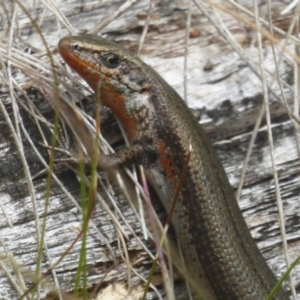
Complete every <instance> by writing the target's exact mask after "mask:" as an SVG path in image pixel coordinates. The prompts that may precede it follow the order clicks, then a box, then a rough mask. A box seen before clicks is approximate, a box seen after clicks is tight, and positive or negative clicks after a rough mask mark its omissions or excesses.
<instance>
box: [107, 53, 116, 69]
mask: <svg viewBox="0 0 300 300" xmlns="http://www.w3.org/2000/svg"><path fill="white" fill-rule="evenodd" d="M103 63H104V64H105V65H106V66H107V67H109V68H116V67H117V66H118V65H119V64H120V58H119V57H118V56H117V55H116V54H114V53H108V54H106V55H104V56H103Z"/></svg>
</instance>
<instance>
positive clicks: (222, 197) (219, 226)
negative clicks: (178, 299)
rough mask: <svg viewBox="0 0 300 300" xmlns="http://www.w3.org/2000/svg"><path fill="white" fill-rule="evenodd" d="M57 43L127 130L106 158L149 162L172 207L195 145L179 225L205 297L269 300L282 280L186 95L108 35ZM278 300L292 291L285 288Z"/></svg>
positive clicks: (179, 207)
mask: <svg viewBox="0 0 300 300" xmlns="http://www.w3.org/2000/svg"><path fill="white" fill-rule="evenodd" d="M58 49H59V52H60V54H61V56H62V58H63V59H64V60H65V62H66V63H67V64H68V65H69V66H70V67H71V68H72V69H73V70H75V71H76V72H77V73H78V74H79V75H80V76H81V77H82V78H83V79H84V80H85V81H86V82H87V83H88V84H89V85H90V86H91V88H92V89H93V90H94V91H95V93H97V94H98V95H99V96H100V99H101V101H102V103H103V105H105V106H107V107H109V108H110V109H111V110H112V111H113V112H114V114H115V115H116V116H117V117H118V119H119V120H120V121H121V123H122V125H123V127H124V128H125V131H126V134H127V136H128V139H129V141H130V144H131V146H130V147H128V148H126V149H125V150H123V151H122V150H121V152H120V153H117V154H116V155H114V156H111V157H108V160H107V161H108V162H110V164H111V165H114V164H116V165H126V164H129V163H135V164H142V165H143V166H144V168H145V170H146V176H147V179H148V180H149V182H150V184H151V185H152V186H153V188H154V189H155V191H156V192H157V194H158V195H159V198H160V199H161V201H162V203H163V205H164V206H165V208H166V210H167V211H169V210H170V206H171V203H172V201H173V199H174V194H175V191H176V188H177V187H178V180H179V176H180V174H181V172H182V170H183V167H184V163H185V161H186V157H187V154H188V153H189V149H190V147H192V154H191V157H190V160H189V162H188V169H187V173H186V178H185V180H184V183H183V186H182V187H181V192H180V196H179V197H180V198H179V201H178V203H177V205H176V208H175V213H174V215H173V218H172V224H173V226H174V228H175V231H176V235H177V237H178V239H179V241H180V244H181V247H182V249H183V253H184V258H185V261H186V264H187V265H188V266H189V267H190V269H191V272H192V274H193V277H194V279H195V280H197V281H199V284H200V285H201V286H202V287H203V289H204V292H203V295H204V298H205V299H226V300H234V299H239V300H242V299H243V300H264V299H266V297H267V295H268V294H269V293H270V291H271V290H272V289H273V287H274V286H275V284H276V282H277V280H276V278H275V276H274V274H273V273H272V271H271V270H270V268H269V267H268V265H267V263H266V261H265V259H264V258H263V256H262V255H261V253H260V252H259V250H258V248H257V246H256V244H255V242H254V240H253V239H252V237H251V234H250V232H249V230H248V227H247V225H246V223H245V221H244V218H243V216H242V214H241V211H240V209H239V207H238V204H237V202H236V199H235V196H234V193H233V190H232V188H231V186H230V184H229V181H228V178H227V176H226V174H225V171H224V169H223V166H222V164H221V162H220V160H219V158H218V156H217V154H216V152H215V150H214V149H213V147H212V145H211V143H210V141H209V140H208V138H207V136H206V135H205V133H204V131H203V129H202V128H201V126H200V125H199V124H198V122H197V120H196V119H195V118H194V116H193V115H192V114H191V112H190V110H189V109H188V107H187V105H186V104H185V103H184V101H183V100H182V99H181V98H180V96H179V95H178V94H177V93H176V92H175V91H174V90H173V89H172V88H171V87H170V86H169V85H168V84H167V83H166V82H165V80H164V79H162V77H160V76H159V75H158V74H157V73H156V72H155V71H154V70H153V69H152V68H151V67H150V66H148V65H146V64H145V63H143V62H142V61H141V60H140V59H139V58H137V57H135V56H134V55H133V54H132V53H130V52H129V51H127V50H126V49H124V48H122V47H121V46H119V45H117V44H115V43H113V42H111V41H108V40H106V39H103V38H100V37H98V36H92V35H81V36H70V37H65V38H63V39H61V40H60V41H59V44H58ZM195 299H200V297H199V298H197V296H196V297H195ZM276 299H289V297H288V295H287V293H286V292H285V291H284V290H283V289H281V290H280V291H279V292H278V294H277V295H276Z"/></svg>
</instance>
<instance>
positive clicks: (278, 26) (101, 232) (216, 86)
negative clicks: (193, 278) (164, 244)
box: [0, 0, 300, 300]
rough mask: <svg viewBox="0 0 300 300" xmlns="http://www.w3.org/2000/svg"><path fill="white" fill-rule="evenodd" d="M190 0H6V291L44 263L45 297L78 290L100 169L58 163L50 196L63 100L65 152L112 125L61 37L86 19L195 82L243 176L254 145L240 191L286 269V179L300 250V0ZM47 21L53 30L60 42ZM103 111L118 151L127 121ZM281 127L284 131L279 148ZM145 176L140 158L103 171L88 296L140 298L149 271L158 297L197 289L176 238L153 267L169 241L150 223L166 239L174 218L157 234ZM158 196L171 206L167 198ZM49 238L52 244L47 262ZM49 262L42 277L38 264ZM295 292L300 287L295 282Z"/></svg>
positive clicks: (73, 152) (271, 258) (213, 132)
mask: <svg viewBox="0 0 300 300" xmlns="http://www.w3.org/2000/svg"><path fill="white" fill-rule="evenodd" d="M188 2H189V5H190V6H189V7H188V5H185V6H184V7H182V6H176V5H177V4H176V3H177V2H176V1H171V2H168V1H161V2H159V1H151V3H150V7H149V1H146V0H140V1H135V0H133V1H132V0H129V1H125V2H124V4H122V5H121V6H120V1H94V2H93V1H92V2H91V1H88V0H83V1H80V3H79V2H78V1H76V0H70V1H62V0H58V1H51V0H38V1H35V2H34V3H33V2H32V1H28V0H24V1H22V2H21V4H23V6H25V8H26V10H27V11H28V12H29V14H30V15H31V17H32V19H30V18H28V16H26V14H24V12H23V11H22V10H21V9H20V8H19V6H17V2H15V1H5V0H0V15H1V17H2V18H3V20H2V21H3V22H2V23H1V28H0V40H1V43H0V228H1V229H0V236H1V244H0V252H1V253H2V255H1V257H0V269H1V270H2V271H1V272H0V273H1V274H0V281H1V282H2V283H3V284H2V286H1V297H2V293H3V295H4V296H3V297H4V299H17V298H18V297H20V296H21V295H22V294H23V293H24V292H25V290H26V289H28V288H30V287H33V283H34V282H36V283H35V284H37V282H38V281H39V280H41V278H43V276H42V275H41V274H44V275H45V274H47V277H46V279H45V280H44V282H43V283H41V284H40V285H39V292H38V293H37V294H36V298H37V299H47V298H46V297H47V291H49V290H51V291H52V292H53V294H55V297H57V298H60V299H68V298H69V299H72V297H73V296H70V295H68V294H67V293H66V292H67V291H71V292H72V290H73V289H74V278H75V276H76V273H77V271H78V264H77V263H78V260H79V257H80V255H79V253H80V245H79V243H78V244H76V243H74V240H77V239H79V237H80V234H81V226H82V224H83V217H82V214H83V212H82V211H83V209H82V207H81V201H82V199H81V196H80V188H79V183H80V182H81V183H83V184H84V185H85V187H86V188H87V189H88V188H89V187H90V186H92V185H91V181H90V180H89V177H88V176H87V177H84V176H83V177H81V179H79V178H80V172H78V168H77V167H75V166H74V165H69V166H66V165H55V167H54V169H53V172H52V174H51V176H52V177H51V189H50V193H49V203H48V207H47V210H45V206H44V203H45V191H46V188H47V185H46V174H47V172H48V170H49V162H48V161H49V155H50V153H51V151H53V150H51V151H50V149H52V148H51V146H49V145H51V136H52V135H53V133H54V132H55V125H54V122H53V116H54V113H53V110H55V108H57V107H59V114H60V122H59V126H58V127H59V130H58V133H57V134H55V137H56V139H57V144H56V147H55V158H56V159H65V158H66V156H67V157H71V156H75V157H76V158H78V157H79V155H81V154H82V153H84V152H85V153H86V154H87V155H90V156H91V157H93V155H94V151H95V150H94V144H93V143H94V141H95V138H94V137H95V136H98V132H99V128H100V124H99V119H98V120H97V121H95V116H98V114H96V113H95V112H96V111H98V110H99V107H98V106H97V107H95V106H93V103H95V102H97V101H96V100H95V97H94V96H93V95H92V93H91V91H90V89H89V88H88V87H87V86H86V84H85V83H84V82H83V81H82V80H81V79H80V78H79V77H78V76H77V75H75V74H74V73H72V72H70V71H69V70H68V69H66V68H65V65H64V64H63V63H62V61H61V59H60V58H59V56H58V53H57V49H56V45H57V42H58V40H59V39H60V38H61V37H63V36H67V35H69V34H72V35H73V34H76V32H77V33H78V32H89V33H98V32H99V31H100V30H101V34H105V35H106V36H107V38H109V39H113V40H115V41H117V42H120V43H121V44H123V45H124V46H125V47H127V48H129V49H131V50H133V52H137V50H138V51H139V52H141V54H142V57H143V59H145V61H146V62H147V63H149V64H150V65H151V66H152V67H154V68H155V69H156V70H158V72H159V73H160V74H161V75H162V76H163V77H164V78H166V79H167V81H168V82H169V83H170V84H171V85H172V86H173V87H175V89H176V90H177V91H178V92H179V93H180V94H181V95H185V97H186V98H187V96H188V100H189V101H188V103H189V105H190V106H191V107H192V108H193V110H195V113H196V115H197V117H198V118H199V120H200V121H201V123H203V125H204V127H205V128H206V129H207V132H208V133H209V135H210V137H211V138H212V139H213V141H215V143H216V148H217V151H218V153H219V154H220V157H221V160H222V162H223V164H224V165H225V168H226V171H227V174H228V175H229V178H230V181H231V183H232V185H233V187H234V188H237V187H238V185H239V178H240V173H241V169H242V168H243V162H244V157H245V156H246V154H247V158H246V160H245V163H244V169H243V171H242V174H243V175H242V179H241V181H240V185H239V187H238V192H237V194H238V198H239V203H240V205H241V208H242V211H243V213H244V216H245V217H246V220H247V222H248V224H249V226H250V228H251V232H252V234H253V236H254V237H255V238H256V240H257V242H258V244H259V247H260V248H261V249H262V252H263V253H264V255H265V257H266V259H267V260H268V262H269V263H270V265H271V267H272V268H273V270H274V272H276V274H277V275H278V277H279V276H280V275H282V274H283V273H284V271H285V268H284V264H285V262H284V256H283V255H282V249H281V245H282V242H281V237H280V227H279V221H278V217H277V209H276V204H275V196H274V195H275V193H276V194H277V199H278V203H279V204H278V205H279V208H280V209H283V211H282V213H281V222H282V223H283V221H284V222H285V225H286V235H285V238H286V240H287V242H286V244H287V246H288V247H286V252H288V253H286V255H289V256H290V259H291V261H295V259H296V256H297V255H298V253H299V249H300V234H299V232H300V230H299V224H300V222H299V209H298V195H299V185H300V173H299V167H300V165H299V152H300V150H299V149H300V146H299V125H298V123H299V122H300V118H299V105H298V97H299V95H298V94H299V49H298V47H299V45H300V40H299V37H298V31H299V8H300V4H297V5H296V6H294V7H293V8H292V4H293V5H295V2H294V3H291V5H290V6H286V5H284V3H283V2H282V1H278V2H279V4H280V5H279V8H277V4H278V3H277V1H272V3H271V4H269V7H267V6H266V5H267V4H264V3H258V4H257V7H258V9H259V10H260V11H259V14H258V13H256V14H255V10H254V8H253V6H252V1H250V0H249V1H248V0H246V1H243V6H241V5H240V4H239V3H240V2H238V1H232V0H228V1H225V2H224V1H204V2H203V1H199V0H195V1H188ZM188 2H186V4H188ZM178 3H179V1H178ZM186 8H188V9H189V10H188V11H187V10H186ZM182 9H184V10H182ZM268 9H269V11H268ZM110 12H113V13H110ZM270 14H271V15H272V16H271V17H270ZM255 18H256V22H257V23H255ZM33 20H34V21H35V22H33ZM99 20H100V22H99ZM34 23H36V25H37V27H38V28H39V29H40V31H41V32H42V34H43V35H44V37H45V41H46V44H49V47H48V52H47V50H46V48H45V47H44V45H43V43H42V41H41V38H40V36H39V35H38V34H37V31H36V30H35V29H34V26H33V24H34ZM257 34H258V37H256V35H257ZM259 34H260V35H261V39H260V37H259ZM139 41H142V42H141V43H140V46H138V43H139ZM142 46H143V47H142ZM258 47H259V48H260V59H261V61H263V62H261V63H259V55H258V51H257V48H258ZM49 53H50V54H49ZM51 55H52V56H53V61H52V62H51V63H50V61H49V58H50V57H51ZM183 56H184V60H183ZM183 62H184V63H183ZM187 62H188V64H187ZM51 65H52V66H51ZM55 73H57V74H58V77H57V80H56V81H55V80H54V77H55ZM182 74H184V76H182ZM183 82H185V83H184V88H183ZM263 96H264V97H263ZM293 101H294V103H293ZM49 103H51V105H52V107H51V105H50V104H49ZM58 103H59V105H57V104H58ZM265 107H266V117H264V113H265ZM101 117H102V118H103V120H105V121H104V124H101V126H102V127H103V135H104V136H105V137H106V138H108V142H106V141H104V140H103V137H102V136H99V141H98V145H99V148H100V146H101V147H102V148H101V151H100V152H101V153H102V152H103V153H113V149H112V147H111V146H110V145H109V143H111V144H112V145H113V146H114V148H116V149H118V148H120V147H122V146H121V144H122V143H123V142H122V138H121V134H120V132H119V130H118V129H117V125H115V124H116V121H115V120H114V119H113V118H112V117H111V116H110V115H109V114H108V116H106V115H105V114H104V115H101ZM106 117H107V119H105V118H106ZM97 122H98V123H97ZM105 122H106V123H107V124H109V126H105ZM254 127H255V130H254V131H255V132H254V133H253V135H252V136H251V134H252V129H253V128H254ZM268 135H269V137H273V141H272V140H270V145H271V154H272V160H271V159H270V150H269V145H268V139H269V137H268ZM249 143H250V146H249V148H248V145H249ZM41 144H43V145H45V146H41ZM79 145H80V146H79ZM53 149H54V148H53ZM80 149H81V150H80ZM247 149H248V151H247ZM272 168H273V169H274V174H275V177H276V176H277V179H276V184H273V182H274V180H273V177H272V176H273V175H272V173H273V171H272ZM50 169H51V168H50ZM137 178H138V176H137V175H133V174H132V172H131V171H130V170H115V171H113V172H112V173H111V174H108V175H104V174H102V173H100V174H97V177H96V178H94V180H97V183H98V186H97V189H96V188H92V191H93V192H94V193H95V209H94V211H93V213H92V215H91V219H90V221H89V228H88V230H87V231H86V233H87V239H86V241H87V243H86V259H87V260H86V262H87V263H86V267H87V271H86V274H85V275H86V280H87V285H88V286H89V287H90V288H87V294H88V296H87V298H88V297H96V296H95V295H96V294H99V293H102V295H103V297H104V299H112V298H113V297H115V296H116V297H117V294H118V293H119V298H122V297H123V298H125V297H127V298H128V299H131V298H132V299H137V298H139V297H142V295H143V292H144V288H145V286H146V285H149V287H150V288H149V291H148V294H147V296H149V297H152V298H157V299H161V300H162V299H163V298H164V295H165V293H166V290H167V289H169V288H172V290H170V291H168V293H169V297H170V298H172V297H173V298H174V297H176V298H177V297H178V299H186V298H187V297H189V296H188V292H187V289H186V286H185V284H184V280H181V279H180V278H179V277H180V276H178V275H177V274H178V273H177V272H176V271H174V272H173V270H172V267H170V264H171V262H172V263H173V264H174V265H175V266H177V268H178V269H179V270H180V273H181V274H183V275H184V276H185V275H186V274H187V273H186V271H185V266H184V264H183V263H182V261H181V259H180V255H179V254H178V252H177V250H174V249H175V246H173V244H172V241H171V242H170V244H169V249H167V250H166V251H165V253H164V257H165V258H168V261H166V262H164V261H162V265H160V264H159V265H158V266H157V268H156V269H155V271H154V274H153V275H152V279H151V283H150V281H148V275H149V270H150V269H151V266H152V263H153V261H154V260H155V253H156V249H155V246H154V243H153V242H151V241H150V239H149V238H147V237H151V238H152V239H155V238H156V239H157V236H160V235H162V234H163V233H162V232H163V228H162V226H161V224H159V218H158V216H157V215H153V216H152V217H151V221H152V222H154V223H155V224H158V225H155V226H157V228H158V229H157V233H156V236H154V237H153V229H151V226H150V225H149V218H148V217H147V214H148V212H147V211H146V209H145V207H144V205H143V202H144V199H145V188H144V187H141V185H140V183H139V182H138V179H137ZM137 194H140V195H139V196H137ZM280 198H281V201H282V204H280ZM148 201H149V199H148ZM151 201H152V202H153V206H154V208H155V210H156V211H157V212H158V215H159V216H160V217H161V216H162V215H163V214H164V213H163V208H162V207H161V206H160V204H159V201H157V202H156V200H155V199H151ZM128 203H129V204H128ZM141 203H142V204H141ZM148 204H149V205H150V203H148ZM151 211H152V208H151ZM283 216H284V220H283ZM44 218H45V219H44ZM161 218H162V219H163V220H165V219H166V218H167V216H166V215H164V216H162V217H161ZM43 219H44V220H45V223H46V229H45V232H44V233H45V238H44V239H42V238H41V228H42V225H41V223H42V220H43ZM281 229H282V227H281ZM41 239H42V240H43V243H42V246H43V247H40V251H42V254H43V255H42V257H41V258H42V259H41V262H40V263H36V261H37V256H38V251H37V249H38V248H39V247H38V245H39V242H40V241H41ZM40 245H41V243H40ZM70 245H71V246H70ZM176 248H177V247H176ZM173 250H174V251H175V253H173V252H172V251H173ZM159 251H160V252H161V253H160V255H161V257H162V255H163V254H162V249H161V248H159ZM67 252H69V254H68V255H65V253H67ZM170 252H171V254H169V253H170ZM62 258H64V259H63V260H62ZM168 263H169V265H168ZM39 268H40V271H39ZM162 268H163V269H164V273H163V275H162V272H161V269H162ZM36 270H38V271H37V273H40V276H37V277H38V279H36V277H34V276H33V274H35V272H36ZM153 270H154V269H153ZM298 273H299V266H296V269H295V271H294V272H292V273H291V274H292V275H291V276H292V278H293V281H294V284H295V286H297V285H298V284H299V282H300V279H299V276H298ZM168 277H169V278H168ZM173 279H174V280H175V283H176V284H175V285H174V287H173V286H172V280H173ZM36 280H37V281H36ZM164 281H165V282H164ZM168 282H169V283H168ZM164 284H165V287H164ZM82 286H84V285H82ZM27 293H28V292H27ZM48 296H49V297H50V296H51V295H50V294H49V295H48ZM293 296H294V299H296V297H297V295H296V294H295V292H294V291H293ZM105 297H106V298H105ZM130 297H131V298H130ZM180 297H182V298H180ZM190 297H192V296H190ZM24 298H26V299H30V296H29V295H24ZM117 299H118V298H117Z"/></svg>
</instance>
